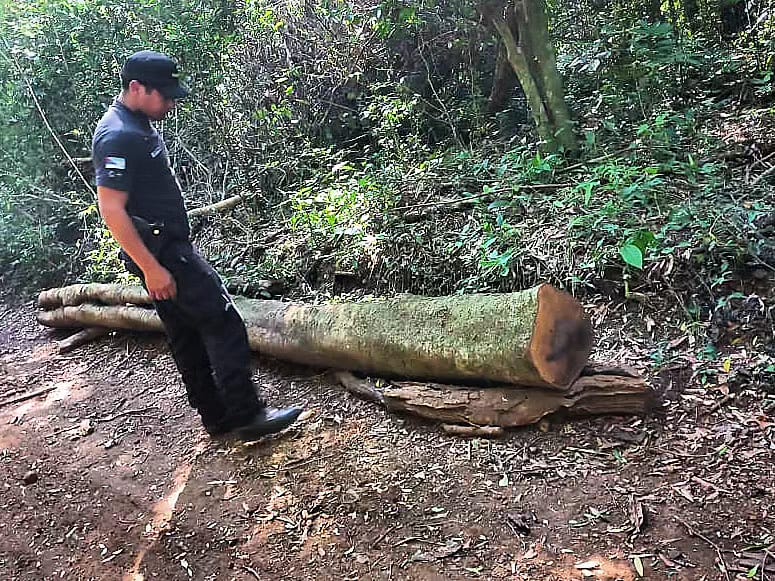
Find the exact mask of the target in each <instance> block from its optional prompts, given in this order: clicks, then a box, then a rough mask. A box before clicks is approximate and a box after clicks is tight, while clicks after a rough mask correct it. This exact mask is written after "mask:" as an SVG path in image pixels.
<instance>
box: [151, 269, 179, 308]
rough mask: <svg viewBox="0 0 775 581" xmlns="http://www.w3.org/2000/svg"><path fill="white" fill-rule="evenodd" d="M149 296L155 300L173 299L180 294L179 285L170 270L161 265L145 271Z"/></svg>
mask: <svg viewBox="0 0 775 581" xmlns="http://www.w3.org/2000/svg"><path fill="white" fill-rule="evenodd" d="M143 275H144V276H145V286H146V287H148V296H150V297H151V300H153V301H171V300H173V299H175V297H176V296H178V287H177V285H176V284H175V279H174V278H173V277H172V275H171V274H170V271H169V270H167V269H166V268H164V267H163V266H161V265H158V267H154V268H149V269H148V270H147V271H143Z"/></svg>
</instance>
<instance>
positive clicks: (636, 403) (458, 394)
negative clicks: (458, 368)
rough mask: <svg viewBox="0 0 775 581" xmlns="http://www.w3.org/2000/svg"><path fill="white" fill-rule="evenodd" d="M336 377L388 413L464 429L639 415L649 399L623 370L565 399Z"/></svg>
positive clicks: (589, 380) (581, 385)
mask: <svg viewBox="0 0 775 581" xmlns="http://www.w3.org/2000/svg"><path fill="white" fill-rule="evenodd" d="M335 377H336V379H337V380H338V381H339V382H340V383H341V384H342V385H343V386H344V387H345V388H346V389H347V390H348V391H350V392H352V393H354V394H356V395H358V396H360V397H365V398H367V399H369V400H371V401H375V402H378V403H380V404H382V405H383V406H384V407H385V408H386V409H387V410H388V411H390V412H396V413H404V414H411V415H415V416H419V417H422V418H425V419H429V420H433V421H438V422H443V423H445V424H461V425H467V426H500V427H503V428H513V427H517V426H526V425H529V424H534V423H536V422H538V421H539V420H540V419H541V418H543V417H545V416H547V415H549V414H552V413H555V412H564V413H567V414H568V415H572V416H589V415H599V414H605V415H643V414H645V413H647V411H648V410H649V408H650V406H651V404H652V398H653V393H652V391H651V390H650V389H649V387H648V385H647V384H646V382H645V381H644V380H643V379H642V378H640V377H631V376H630V375H629V374H628V372H627V371H626V370H621V374H620V375H613V374H605V375H600V374H593V375H587V376H583V377H580V378H579V379H578V380H576V381H575V382H574V383H573V385H572V386H571V388H570V390H569V391H568V392H567V393H559V392H556V391H550V390H546V389H541V388H516V387H503V386H501V387H494V388H483V389H476V388H471V387H461V386H456V385H444V384H438V383H419V382H407V381H399V382H391V383H390V384H388V385H387V386H386V387H383V388H380V387H377V385H376V384H374V383H373V382H370V381H369V380H364V379H358V378H356V377H355V376H353V375H352V374H351V373H349V372H344V371H342V372H338V373H336V375H335Z"/></svg>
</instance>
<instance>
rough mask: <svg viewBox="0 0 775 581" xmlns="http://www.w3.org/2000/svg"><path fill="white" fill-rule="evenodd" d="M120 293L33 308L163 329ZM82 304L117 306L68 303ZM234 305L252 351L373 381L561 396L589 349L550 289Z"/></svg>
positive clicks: (86, 291)
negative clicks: (508, 386)
mask: <svg viewBox="0 0 775 581" xmlns="http://www.w3.org/2000/svg"><path fill="white" fill-rule="evenodd" d="M143 294H144V293H143ZM52 296H53V297H55V298H52ZM127 296H128V294H127V293H125V292H123V291H120V290H116V289H110V288H108V287H106V286H101V287H98V288H95V287H91V288H83V287H80V288H77V289H75V290H70V289H69V288H66V289H57V291H56V292H50V293H42V294H41V305H49V306H57V305H63V306H59V308H56V309H55V310H53V311H41V312H39V313H38V320H39V321H40V322H41V323H42V324H44V325H49V326H78V327H83V326H105V327H111V328H122V329H134V330H161V323H160V322H159V320H158V317H156V315H155V313H154V312H153V311H151V310H147V309H138V308H135V307H127V306H121V305H123V304H124V302H125V300H126V298H127ZM84 297H88V299H84ZM83 300H89V301H99V302H101V303H110V304H115V305H117V306H111V307H105V306H96V305H92V304H85V303H84V304H80V305H77V306H75V305H76V303H77V301H83ZM138 300H140V301H142V300H147V299H143V298H142V295H141V296H140V297H139V298H138ZM57 301H59V302H57ZM236 303H237V306H238V308H239V310H240V312H241V313H242V315H243V317H244V318H245V321H246V324H247V327H248V336H249V339H250V344H251V348H252V349H254V350H256V351H259V352H261V353H265V354H268V355H272V356H274V357H277V358H279V359H284V360H288V361H294V362H299V363H302V364H305V365H310V366H316V367H326V368H335V369H349V370H355V371H361V372H364V373H371V374H376V375H380V376H392V377H407V378H418V379H426V378H427V379H433V380H435V381H441V382H461V383H512V384H518V385H524V386H535V387H545V388H549V389H556V390H560V391H562V390H566V389H567V388H568V387H569V386H570V385H571V384H572V383H573V381H575V380H576V378H577V377H578V376H579V373H580V372H581V370H582V369H583V368H584V365H586V363H587V359H588V357H589V353H590V351H591V348H592V332H591V326H590V324H589V322H588V321H587V320H586V319H585V318H584V314H583V309H582V307H581V305H580V304H579V303H578V302H577V301H576V300H575V299H573V297H571V296H570V295H568V294H567V293H565V292H562V291H559V290H557V289H554V288H553V287H551V286H549V285H540V286H537V287H535V288H532V289H529V290H526V291H522V292H518V293H509V294H499V295H484V294H482V295H458V296H450V297H438V298H428V297H418V296H402V297H397V298H394V299H389V300H381V301H373V302H361V303H350V304H331V305H323V306H303V305H295V304H290V303H283V302H279V301H265V300H250V299H244V298H237V299H236Z"/></svg>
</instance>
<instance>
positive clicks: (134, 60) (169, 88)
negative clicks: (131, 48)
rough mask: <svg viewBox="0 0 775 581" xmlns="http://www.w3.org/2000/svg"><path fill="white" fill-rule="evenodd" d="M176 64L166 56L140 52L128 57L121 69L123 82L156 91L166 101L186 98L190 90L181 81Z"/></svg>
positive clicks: (145, 51) (150, 51)
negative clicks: (137, 84) (138, 83)
mask: <svg viewBox="0 0 775 581" xmlns="http://www.w3.org/2000/svg"><path fill="white" fill-rule="evenodd" d="M181 77H182V75H181V74H180V72H178V63H176V62H175V61H174V60H172V59H171V58H170V57H168V56H167V55H163V54H161V53H160V52H154V51H152V50H141V51H140V52H136V53H135V54H133V55H132V56H130V57H129V58H128V59H127V61H126V62H125V63H124V67H123V68H122V69H121V78H122V79H123V80H124V82H128V81H139V82H140V83H142V84H143V85H145V86H146V87H150V88H153V89H156V90H158V91H159V92H160V93H161V94H162V95H164V96H165V97H167V98H168V99H182V98H184V97H188V95H189V93H191V89H189V88H188V86H187V85H186V84H185V83H184V82H183V81H182V80H181Z"/></svg>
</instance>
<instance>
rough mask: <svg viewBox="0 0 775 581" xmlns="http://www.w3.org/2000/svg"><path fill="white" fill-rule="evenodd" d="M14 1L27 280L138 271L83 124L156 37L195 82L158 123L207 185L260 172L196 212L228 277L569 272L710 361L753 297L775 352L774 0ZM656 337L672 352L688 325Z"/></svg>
mask: <svg viewBox="0 0 775 581" xmlns="http://www.w3.org/2000/svg"><path fill="white" fill-rule="evenodd" d="M0 8H2V11H1V12H0V38H2V44H1V45H0V267H1V268H0V278H1V279H2V282H3V285H4V286H5V287H6V288H16V289H19V290H20V291H21V292H23V293H26V292H31V291H32V292H34V291H37V290H39V289H40V288H42V287H44V286H55V285H62V284H65V283H68V282H76V281H112V280H126V277H127V276H128V275H126V274H125V272H124V270H123V268H122V266H121V265H120V263H119V261H118V259H117V247H116V245H115V242H114V241H113V240H112V238H111V237H110V236H109V234H108V232H107V230H106V229H105V227H104V225H103V224H102V222H101V221H100V218H99V215H98V211H97V206H96V198H95V194H94V185H93V175H92V171H91V162H90V157H89V156H90V142H91V135H92V130H93V127H94V125H95V123H96V121H97V120H98V119H99V117H100V116H101V114H102V113H103V112H104V110H105V108H106V107H107V106H108V105H109V103H110V102H111V100H112V99H113V98H114V97H115V95H116V94H117V92H118V88H119V78H118V73H119V71H120V66H121V63H122V62H123V60H124V59H125V58H126V57H127V56H128V55H129V54H131V53H132V52H134V51H135V50H140V49H145V48H153V49H156V50H159V51H163V52H166V53H168V54H171V55H174V56H175V57H176V58H177V59H178V60H179V62H180V64H181V67H182V69H183V71H184V72H185V74H186V75H187V76H188V77H189V82H190V84H191V86H192V87H193V89H194V91H193V94H192V96H191V98H190V99H188V100H186V101H184V102H182V103H181V104H180V105H179V107H178V109H177V111H176V113H175V114H174V116H172V117H171V118H170V119H168V120H167V121H165V122H164V123H162V124H161V126H160V129H161V130H162V132H163V134H164V136H165V138H166V140H167V143H168V146H169V149H170V154H171V159H172V163H173V166H174V168H175V171H176V173H177V175H178V177H179V179H180V180H181V182H182V184H183V187H184V190H185V192H186V199H187V204H188V207H189V209H192V208H197V207H202V206H207V205H210V204H213V203H216V202H218V201H221V200H224V199H228V198H231V197H233V196H235V195H240V196H242V197H243V200H242V202H241V203H240V204H239V205H238V206H237V207H236V208H234V209H233V210H232V211H229V212H225V213H221V214H211V215H206V216H202V217H196V218H193V226H194V228H193V230H194V237H195V240H196V242H197V243H198V245H199V246H200V247H201V248H203V250H204V252H205V254H206V255H207V256H208V257H209V258H210V259H211V260H212V261H213V263H214V264H215V265H216V267H217V268H218V269H219V270H220V272H221V273H222V274H223V275H224V276H225V278H226V279H227V280H228V283H229V286H230V288H231V289H232V290H233V291H235V292H238V293H240V294H244V295H248V296H270V295H277V294H281V295H283V296H286V297H290V298H294V299H303V300H307V301H322V300H329V299H332V298H339V297H342V298H356V299H357V298H361V297H363V296H365V295H390V294H394V293H399V292H411V293H416V294H425V295H443V294H453V293H470V292H502V291H509V290H514V289H521V288H527V287H529V286H532V285H534V284H536V283H539V282H550V283H552V284H555V285H556V286H558V287H560V288H564V289H567V290H569V291H571V292H573V293H574V294H575V295H576V296H579V297H580V298H582V299H583V298H584V297H590V296H593V295H594V296H596V297H598V298H600V297H603V298H610V299H617V300H621V301H622V304H623V305H624V307H623V308H624V309H625V310H629V311H631V312H636V313H639V316H640V319H639V320H641V321H642V322H643V323H644V325H643V326H644V329H643V332H644V333H649V334H652V335H653V333H654V327H655V326H657V324H656V323H655V321H660V320H665V319H667V318H670V319H671V320H678V321H679V324H680V329H681V332H682V334H685V336H688V337H689V338H690V341H691V343H692V345H693V347H694V349H695V351H696V353H697V356H698V357H699V358H700V359H705V360H707V361H714V360H716V359H717V358H718V353H719V348H720V347H722V346H723V345H724V344H733V343H734V342H735V341H738V342H739V341H741V340H742V339H741V337H740V334H739V333H736V332H735V330H736V329H737V328H738V327H739V326H740V325H741V324H742V323H746V322H747V323H751V322H753V323H755V325H754V326H755V327H756V329H757V333H756V334H757V337H756V339H755V342H756V349H757V350H760V351H761V350H763V351H762V352H763V353H764V354H765V355H766V356H765V357H764V358H762V359H760V360H759V364H757V365H756V367H755V369H747V370H746V373H748V374H751V373H753V374H757V375H758V376H760V377H772V375H771V374H772V373H773V372H775V367H773V358H772V356H773V355H775V352H773V351H775V348H773V347H772V310H773V309H772V305H773V302H772V298H771V293H768V292H767V291H766V289H770V290H771V288H772V280H773V272H775V237H774V233H773V232H774V230H775V196H773V193H772V183H773V180H775V175H773V173H772V171H771V169H772V167H773V166H772V163H773V161H774V160H773V155H775V136H773V131H772V129H773V127H774V126H775V125H774V124H773V118H774V115H775V108H774V107H775V89H774V87H773V74H774V73H773V71H775V10H773V8H772V7H771V5H770V4H769V3H768V2H765V1H764V0H759V1H735V0H720V1H719V0H691V1H688V0H687V1H684V0H669V1H665V2H659V1H650V2H635V1H625V0H556V1H550V2H547V3H546V4H543V3H541V2H535V1H533V0H530V1H527V0H526V1H523V2H516V3H508V2H493V1H487V2H485V1H463V0H454V1H450V2H435V1H430V0H429V1H421V2H402V1H399V0H385V1H382V2H375V1H372V2H363V1H360V0H352V1H344V0H340V1H324V0H307V1H299V2H294V1H285V2H263V1H255V0H252V1H250V0H249V1H244V2H230V1H225V0H222V1H204V0H199V1H197V0H184V1H175V2H171V1H166V0H140V1H132V2H116V1H111V2H107V1H105V0H36V1H22V2H9V1H7V0H3V1H2V2H0ZM509 49H511V50H509ZM519 54H522V55H523V56H524V55H527V58H526V59H523V60H522V61H521V64H522V65H523V70H521V71H520V68H519V65H520V61H519V58H518V56H519ZM525 65H526V68H525ZM515 71H516V73H515ZM520 72H521V73H522V74H521V75H519V73H520ZM544 73H545V74H544ZM542 75H543V76H542ZM531 78H532V81H531ZM533 81H535V85H531V83H532V82H533ZM536 91H537V93H536ZM537 94H538V100H536V95H537ZM542 99H543V100H542ZM541 111H543V116H542V114H541ZM547 123H548V125H547ZM552 123H555V125H554V126H553V125H552ZM267 280H271V281H275V282H274V283H273V284H272V285H267V283H266V282H265V281H267ZM763 289H764V290H763ZM668 314H669V315H668ZM655 340H656V341H655V345H656V348H655V350H654V351H653V352H652V353H651V358H652V363H653V364H655V365H656V366H659V365H665V364H667V363H668V362H669V361H668V359H669V355H668V354H669V351H670V348H671V346H672V345H671V343H670V341H671V339H670V338H669V337H667V336H665V337H663V338H660V337H655ZM745 340H746V341H747V340H748V338H746V339H745ZM716 368H717V366H712V368H711V369H709V370H708V371H707V372H708V373H709V374H713V373H715V371H713V370H714V369H716Z"/></svg>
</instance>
